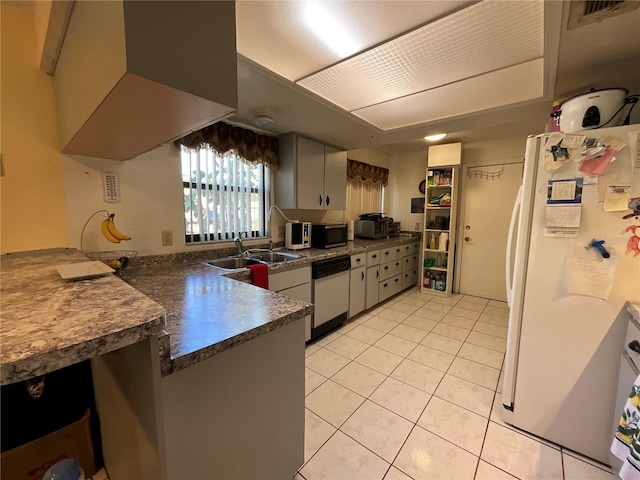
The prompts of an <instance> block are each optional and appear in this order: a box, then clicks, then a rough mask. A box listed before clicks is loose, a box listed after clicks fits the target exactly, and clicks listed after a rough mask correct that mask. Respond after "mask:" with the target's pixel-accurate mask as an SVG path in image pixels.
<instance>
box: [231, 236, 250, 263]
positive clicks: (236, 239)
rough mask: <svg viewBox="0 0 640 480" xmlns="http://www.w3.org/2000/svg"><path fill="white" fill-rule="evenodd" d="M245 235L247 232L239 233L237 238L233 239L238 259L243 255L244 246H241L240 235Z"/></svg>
mask: <svg viewBox="0 0 640 480" xmlns="http://www.w3.org/2000/svg"><path fill="white" fill-rule="evenodd" d="M243 233H244V234H245V235H246V234H247V232H240V233H239V234H238V236H237V237H236V238H234V239H233V241H234V242H235V244H236V248H237V249H238V253H237V255H238V257H241V256H242V255H244V245H242V234H243Z"/></svg>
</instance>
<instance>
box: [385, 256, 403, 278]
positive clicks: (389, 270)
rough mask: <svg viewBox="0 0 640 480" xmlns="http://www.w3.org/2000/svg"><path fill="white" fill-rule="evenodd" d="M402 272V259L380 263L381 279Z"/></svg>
mask: <svg viewBox="0 0 640 480" xmlns="http://www.w3.org/2000/svg"><path fill="white" fill-rule="evenodd" d="M401 273H402V260H395V261H393V262H386V263H383V264H381V265H380V281H383V280H386V279H388V278H391V277H394V276H396V275H399V274H401Z"/></svg>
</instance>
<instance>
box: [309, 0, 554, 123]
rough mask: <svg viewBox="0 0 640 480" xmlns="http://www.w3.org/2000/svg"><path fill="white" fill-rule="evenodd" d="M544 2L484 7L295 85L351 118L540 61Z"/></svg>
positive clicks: (493, 1)
mask: <svg viewBox="0 0 640 480" xmlns="http://www.w3.org/2000/svg"><path fill="white" fill-rule="evenodd" d="M543 15H544V5H543V1H542V0H534V1H528V0H527V1H501V0H485V1H483V2H480V3H477V4H474V5H472V6H470V7H468V8H465V9H464V10H461V11H459V12H456V13H454V14H452V15H449V16H446V17H444V18H442V19H440V20H437V21H435V22H433V23H430V24H428V25H425V26H423V27H421V28H419V29H417V30H414V31H412V32H409V33H407V34H405V35H402V36H400V37H398V38H396V39H394V40H391V41H389V42H387V43H384V44H382V45H379V46H378V47H375V48H373V49H371V50H368V51H366V52H363V53H361V54H359V55H356V56H355V57H352V58H350V59H347V60H345V61H343V62H341V63H338V64H336V65H334V66H332V67H329V68H327V69H325V70H322V71H320V72H318V73H316V74H313V75H311V76H308V77H306V78H303V79H301V80H300V81H298V82H297V83H298V84H299V85H300V86H302V87H304V88H306V89H308V90H310V91H312V92H313V93H315V94H317V95H319V96H321V97H323V98H325V99H326V100H329V101H330V102H332V103H335V104H336V105H338V106H340V107H342V108H344V109H345V110H348V111H352V110H356V109H359V108H364V107H367V106H370V105H375V104H378V103H382V102H385V101H388V100H391V99H394V98H399V97H404V96H407V95H411V94H414V93H417V92H422V91H425V90H429V89H432V88H436V87H439V86H442V85H447V84H450V83H453V82H456V81H460V80H463V79H465V78H470V77H474V76H477V75H481V74H484V73H487V72H491V71H494V70H499V69H502V68H505V67H508V66H511V65H516V64H519V63H523V62H526V61H530V60H533V59H536V58H540V57H542V55H543V47H544V45H543V40H544V39H543V35H544V28H543Z"/></svg>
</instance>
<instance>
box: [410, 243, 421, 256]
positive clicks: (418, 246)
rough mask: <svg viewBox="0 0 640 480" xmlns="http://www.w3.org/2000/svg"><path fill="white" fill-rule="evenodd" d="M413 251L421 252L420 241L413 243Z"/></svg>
mask: <svg viewBox="0 0 640 480" xmlns="http://www.w3.org/2000/svg"><path fill="white" fill-rule="evenodd" d="M411 253H414V254H416V255H417V254H419V253H420V244H419V243H418V242H416V243H412V244H411Z"/></svg>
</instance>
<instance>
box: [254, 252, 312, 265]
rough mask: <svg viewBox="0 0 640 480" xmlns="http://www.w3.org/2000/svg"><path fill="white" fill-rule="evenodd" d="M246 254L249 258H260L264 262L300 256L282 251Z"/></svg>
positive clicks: (274, 261)
mask: <svg viewBox="0 0 640 480" xmlns="http://www.w3.org/2000/svg"><path fill="white" fill-rule="evenodd" d="M247 256H248V257H249V258H250V259H256V260H261V261H263V262H266V263H279V262H286V261H290V260H296V259H298V258H300V255H296V254H295V253H283V252H249V253H248V254H247Z"/></svg>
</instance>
